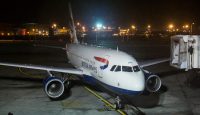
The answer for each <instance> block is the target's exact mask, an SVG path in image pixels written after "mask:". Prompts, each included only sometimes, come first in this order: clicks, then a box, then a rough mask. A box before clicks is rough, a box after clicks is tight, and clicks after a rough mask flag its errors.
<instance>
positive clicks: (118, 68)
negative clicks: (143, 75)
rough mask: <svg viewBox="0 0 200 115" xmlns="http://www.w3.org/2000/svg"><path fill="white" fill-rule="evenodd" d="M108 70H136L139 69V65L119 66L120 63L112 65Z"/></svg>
mask: <svg viewBox="0 0 200 115" xmlns="http://www.w3.org/2000/svg"><path fill="white" fill-rule="evenodd" d="M110 71H115V72H119V71H123V72H138V71H140V68H139V66H133V67H132V66H120V65H113V66H112V68H111V69H110Z"/></svg>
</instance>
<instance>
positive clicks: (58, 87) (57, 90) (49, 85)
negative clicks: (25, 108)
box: [43, 77, 66, 100]
mask: <svg viewBox="0 0 200 115" xmlns="http://www.w3.org/2000/svg"><path fill="white" fill-rule="evenodd" d="M43 84H44V91H45V93H46V94H47V96H48V97H49V98H50V99H53V100H56V99H59V98H61V97H62V96H63V94H64V92H65V90H66V86H65V84H64V81H63V80H61V79H60V78H58V77H47V78H46V79H44V81H43Z"/></svg>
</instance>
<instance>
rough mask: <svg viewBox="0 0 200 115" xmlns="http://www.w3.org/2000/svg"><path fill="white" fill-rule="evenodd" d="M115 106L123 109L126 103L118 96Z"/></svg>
mask: <svg viewBox="0 0 200 115" xmlns="http://www.w3.org/2000/svg"><path fill="white" fill-rule="evenodd" d="M114 108H115V109H116V110H117V109H123V108H124V104H123V103H122V101H121V99H120V98H119V96H117V97H116V98H115V104H114Z"/></svg>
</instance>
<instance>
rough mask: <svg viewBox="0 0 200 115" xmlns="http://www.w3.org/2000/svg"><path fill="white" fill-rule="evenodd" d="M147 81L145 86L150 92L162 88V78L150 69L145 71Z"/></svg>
mask: <svg viewBox="0 0 200 115" xmlns="http://www.w3.org/2000/svg"><path fill="white" fill-rule="evenodd" d="M144 74H145V78H146V82H145V87H146V90H147V91H149V92H156V91H158V90H159V89H160V87H161V84H162V83H161V79H160V77H159V76H158V75H155V74H153V73H150V72H148V71H146V70H145V71H144Z"/></svg>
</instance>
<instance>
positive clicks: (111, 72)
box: [67, 44, 145, 95]
mask: <svg viewBox="0 0 200 115" xmlns="http://www.w3.org/2000/svg"><path fill="white" fill-rule="evenodd" d="M67 56H68V59H69V61H70V63H71V64H72V65H73V66H74V67H76V68H78V69H80V70H82V71H83V80H84V81H85V82H87V83H89V84H91V85H96V84H100V85H102V86H103V87H104V88H106V89H108V90H110V91H112V92H114V93H117V94H120V95H137V94H140V93H142V92H143V90H144V89H145V76H144V73H143V71H142V70H141V69H140V67H139V65H138V63H137V62H136V60H135V59H134V58H133V57H132V56H130V55H128V54H127V53H125V52H122V51H117V50H112V49H106V48H99V47H93V46H88V45H81V44H69V45H67Z"/></svg>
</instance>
